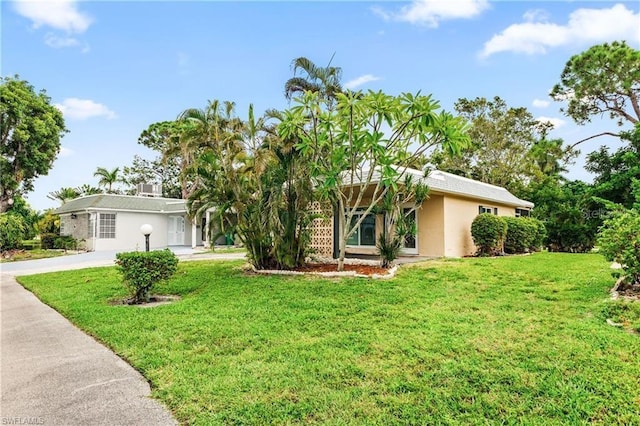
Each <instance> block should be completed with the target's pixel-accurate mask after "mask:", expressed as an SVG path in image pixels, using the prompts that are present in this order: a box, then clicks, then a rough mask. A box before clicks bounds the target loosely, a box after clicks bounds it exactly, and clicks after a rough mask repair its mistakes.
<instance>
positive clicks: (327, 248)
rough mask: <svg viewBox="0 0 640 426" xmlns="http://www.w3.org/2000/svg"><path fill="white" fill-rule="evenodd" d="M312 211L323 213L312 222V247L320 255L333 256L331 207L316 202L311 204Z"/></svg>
mask: <svg viewBox="0 0 640 426" xmlns="http://www.w3.org/2000/svg"><path fill="white" fill-rule="evenodd" d="M310 210H311V212H312V213H314V214H319V215H322V216H323V217H322V218H318V219H314V220H313V222H312V223H311V247H312V248H313V249H314V250H315V252H316V254H318V255H320V256H326V257H331V256H333V215H332V214H331V209H330V208H326V207H325V206H322V205H321V204H320V203H318V202H315V203H313V204H312V205H311V208H310Z"/></svg>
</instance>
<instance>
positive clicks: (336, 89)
mask: <svg viewBox="0 0 640 426" xmlns="http://www.w3.org/2000/svg"><path fill="white" fill-rule="evenodd" d="M331 59H333V57H331ZM329 63H331V61H329ZM291 67H292V68H293V77H292V78H290V79H289V80H287V82H286V83H285V84H284V96H285V97H286V98H287V99H289V100H291V98H292V97H293V96H294V95H295V94H298V93H304V92H307V91H311V92H314V93H318V94H319V95H320V96H321V97H322V98H323V99H325V100H327V101H328V102H329V105H332V102H333V101H334V100H335V98H336V95H337V94H338V93H341V92H342V86H341V84H340V80H341V79H342V68H340V67H332V66H331V65H328V66H326V67H319V66H317V65H316V64H314V63H313V62H312V61H311V60H309V59H307V58H305V57H300V58H296V59H294V60H293V62H292V63H291ZM298 72H300V74H301V75H298Z"/></svg>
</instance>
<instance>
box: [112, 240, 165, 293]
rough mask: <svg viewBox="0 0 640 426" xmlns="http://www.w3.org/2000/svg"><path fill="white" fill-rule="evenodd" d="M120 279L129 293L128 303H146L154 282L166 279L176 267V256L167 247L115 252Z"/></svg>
mask: <svg viewBox="0 0 640 426" xmlns="http://www.w3.org/2000/svg"><path fill="white" fill-rule="evenodd" d="M116 264H117V265H118V270H119V272H120V273H121V274H122V280H123V283H124V284H125V286H126V287H127V288H128V289H129V291H130V293H131V299H130V300H129V303H130V304H139V303H146V302H148V301H149V292H150V291H151V289H152V288H153V286H154V285H155V284H157V283H158V282H160V281H163V280H167V279H169V278H171V277H172V276H173V274H175V272H176V269H177V268H178V258H177V257H176V255H175V254H173V252H172V251H171V250H169V249H165V250H157V251H149V252H144V251H133V252H126V253H117V254H116Z"/></svg>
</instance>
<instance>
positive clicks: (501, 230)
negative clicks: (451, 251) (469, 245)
mask: <svg viewBox="0 0 640 426" xmlns="http://www.w3.org/2000/svg"><path fill="white" fill-rule="evenodd" d="M506 233H507V222H505V220H504V218H503V217H502V216H496V215H493V214H491V213H481V214H479V215H478V216H476V218H475V219H474V220H473V223H472V224H471V236H472V237H473V242H474V244H475V245H476V247H478V253H477V254H478V255H480V256H487V255H488V256H493V255H497V254H502V244H503V242H504V239H505V236H506Z"/></svg>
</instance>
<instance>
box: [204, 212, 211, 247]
mask: <svg viewBox="0 0 640 426" xmlns="http://www.w3.org/2000/svg"><path fill="white" fill-rule="evenodd" d="M205 217H206V218H207V220H205V221H204V226H205V232H204V241H203V244H204V246H205V247H206V248H211V242H210V241H209V221H210V220H211V212H209V211H208V210H207V212H206V213H205Z"/></svg>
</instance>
